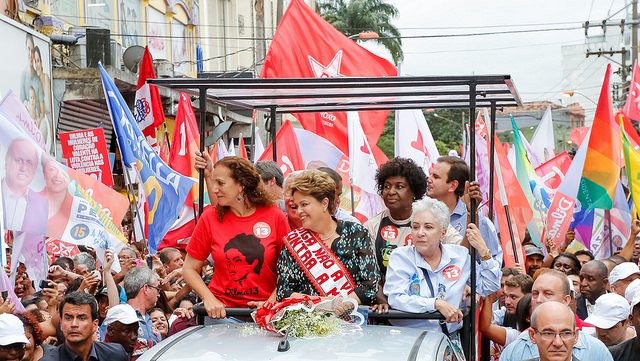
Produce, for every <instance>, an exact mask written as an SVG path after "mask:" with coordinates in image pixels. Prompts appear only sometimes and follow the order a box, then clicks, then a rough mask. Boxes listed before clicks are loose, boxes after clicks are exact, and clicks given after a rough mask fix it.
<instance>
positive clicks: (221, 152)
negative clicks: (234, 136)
mask: <svg viewBox="0 0 640 361" xmlns="http://www.w3.org/2000/svg"><path fill="white" fill-rule="evenodd" d="M230 155H231V154H229V151H228V150H227V145H226V144H224V142H223V141H222V138H220V139H218V158H217V159H218V160H220V159H222V158H224V157H228V156H230Z"/></svg>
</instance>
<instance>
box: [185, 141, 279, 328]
mask: <svg viewBox="0 0 640 361" xmlns="http://www.w3.org/2000/svg"><path fill="white" fill-rule="evenodd" d="M204 159H205V162H206V166H205V169H204V177H205V179H206V182H207V185H208V186H209V188H210V190H211V191H212V194H213V195H215V197H216V199H217V204H216V207H215V208H214V207H209V208H207V209H205V211H204V212H203V213H202V216H201V217H200V219H199V220H198V224H197V225H196V228H195V230H194V231H193V235H192V237H191V240H190V241H189V244H188V245H187V257H186V259H185V262H184V265H183V277H184V280H185V281H186V282H187V284H188V285H189V287H191V288H192V289H193V290H195V291H196V292H197V293H198V295H199V296H200V298H202V300H203V301H204V307H205V310H206V311H207V314H208V315H209V317H211V318H218V319H219V318H224V317H226V312H225V308H226V307H252V306H259V305H260V303H261V302H264V301H267V300H271V301H275V288H276V262H277V258H278V255H279V254H280V251H281V249H282V240H283V239H284V237H285V236H286V235H287V233H289V231H290V229H289V225H288V223H287V220H286V218H285V216H284V214H283V213H282V211H281V210H280V209H279V208H278V207H276V206H275V205H274V202H273V199H272V198H271V196H270V195H269V193H268V192H267V191H266V190H265V188H264V185H263V184H262V181H261V179H260V174H259V173H258V171H257V170H256V168H255V167H254V166H253V164H251V162H249V161H248V160H246V159H243V158H240V157H225V158H223V159H221V160H219V161H218V162H216V164H215V165H214V166H213V167H212V166H211V159H210V157H209V155H208V154H207V153H206V152H204ZM209 255H211V256H212V257H213V261H214V264H215V270H214V273H213V278H212V279H211V283H210V284H209V285H208V287H207V285H205V283H204V282H203V281H202V278H200V272H201V270H202V267H203V265H204V262H205V260H206V259H207V258H208V257H209Z"/></svg>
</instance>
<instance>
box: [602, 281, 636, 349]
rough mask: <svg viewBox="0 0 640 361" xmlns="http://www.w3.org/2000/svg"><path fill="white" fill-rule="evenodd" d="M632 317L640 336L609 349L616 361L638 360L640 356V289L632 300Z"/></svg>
mask: <svg viewBox="0 0 640 361" xmlns="http://www.w3.org/2000/svg"><path fill="white" fill-rule="evenodd" d="M631 317H632V321H633V327H634V328H635V329H636V333H638V334H637V335H636V337H634V338H632V339H630V340H627V341H625V342H623V343H621V344H618V345H615V346H612V347H609V351H610V352H611V356H613V359H614V360H616V361H631V360H637V359H638V355H640V332H638V331H640V289H636V290H634V295H633V298H632V299H631Z"/></svg>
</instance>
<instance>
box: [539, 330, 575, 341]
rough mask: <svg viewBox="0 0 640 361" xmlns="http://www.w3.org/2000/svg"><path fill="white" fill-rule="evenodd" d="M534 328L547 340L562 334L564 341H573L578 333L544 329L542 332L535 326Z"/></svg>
mask: <svg viewBox="0 0 640 361" xmlns="http://www.w3.org/2000/svg"><path fill="white" fill-rule="evenodd" d="M533 330H534V331H535V332H536V333H537V334H539V335H540V337H542V339H543V340H545V341H553V340H555V339H556V336H560V338H561V339H562V341H571V339H572V338H573V337H574V336H575V335H576V331H560V332H554V331H542V332H540V331H538V330H537V329H535V328H534V329H533Z"/></svg>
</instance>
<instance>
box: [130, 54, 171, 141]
mask: <svg viewBox="0 0 640 361" xmlns="http://www.w3.org/2000/svg"><path fill="white" fill-rule="evenodd" d="M155 77H156V73H155V71H154V70H153V59H152V58H151V53H150V52H149V48H148V47H145V48H144V55H143V56H142V60H140V73H139V74H138V86H137V88H136V99H135V102H134V107H133V116H134V117H135V119H136V122H137V123H138V126H139V127H140V130H141V131H142V134H144V136H145V137H146V138H147V140H148V141H149V144H151V146H152V147H153V148H154V149H155V150H156V152H158V151H159V147H158V143H157V140H156V129H157V128H158V127H159V126H160V124H162V123H164V110H163V109H162V100H161V99H160V93H159V92H158V87H157V86H156V85H152V84H147V79H155Z"/></svg>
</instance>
